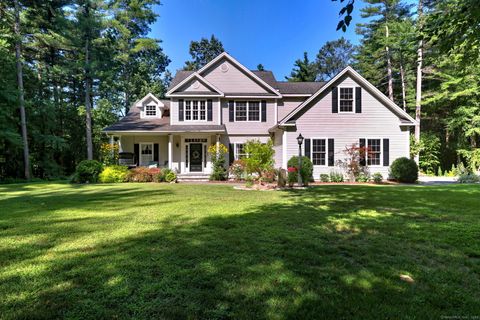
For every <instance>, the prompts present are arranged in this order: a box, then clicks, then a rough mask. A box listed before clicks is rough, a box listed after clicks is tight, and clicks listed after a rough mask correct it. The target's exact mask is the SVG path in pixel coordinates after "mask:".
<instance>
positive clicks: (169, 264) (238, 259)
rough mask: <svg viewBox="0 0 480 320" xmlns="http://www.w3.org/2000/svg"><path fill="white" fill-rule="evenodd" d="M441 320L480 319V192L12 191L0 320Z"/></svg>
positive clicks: (4, 207)
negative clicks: (446, 319) (404, 278)
mask: <svg viewBox="0 0 480 320" xmlns="http://www.w3.org/2000/svg"><path fill="white" fill-rule="evenodd" d="M401 274H407V275H410V276H411V277H412V278H413V279H414V280H415V283H413V284H410V283H407V282H404V281H402V280H400V275H401ZM442 316H444V317H448V316H470V317H474V316H480V186H478V185H477V186H474V185H470V186H467V185H451V186H429V187H422V186H341V185H337V186H320V187H315V188H311V189H309V190H306V191H284V192H258V191H239V190H233V188H232V187H231V186H226V185H186V184H177V185H170V184H117V185H69V184H60V183H38V184H16V185H4V186H0V318H5V319H13V318H30V319H31V318H76V319H100V318H121V319H122V318H139V319H144V318H154V319H162V318H163V319H184V318H190V319H197V318H198V319H200V318H201V319H220V318H235V319H253V318H268V319H307V318H310V319H319V318H322V319H342V318H359V319H385V318H390V319H398V318H410V319H412V318H416V319H424V318H432V319H439V318H441V317H442ZM472 319H473V318H472Z"/></svg>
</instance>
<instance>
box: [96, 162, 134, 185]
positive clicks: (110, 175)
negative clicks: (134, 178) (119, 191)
mask: <svg viewBox="0 0 480 320" xmlns="http://www.w3.org/2000/svg"><path fill="white" fill-rule="evenodd" d="M127 174H128V168H127V167H125V166H119V165H112V166H107V167H105V168H104V169H103V171H102V172H101V173H100V175H99V180H100V182H103V183H111V182H124V181H125V178H126V176H127Z"/></svg>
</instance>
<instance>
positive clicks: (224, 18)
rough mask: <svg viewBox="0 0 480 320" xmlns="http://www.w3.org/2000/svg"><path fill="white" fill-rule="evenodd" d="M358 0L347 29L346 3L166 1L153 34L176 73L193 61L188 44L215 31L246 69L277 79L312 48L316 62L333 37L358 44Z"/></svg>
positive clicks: (309, 0)
mask: <svg viewBox="0 0 480 320" xmlns="http://www.w3.org/2000/svg"><path fill="white" fill-rule="evenodd" d="M363 6H364V4H363V3H362V2H361V1H357V2H356V3H355V10H354V14H353V21H352V24H351V25H350V28H348V30H347V32H345V33H344V32H342V31H336V30H335V29H336V26H337V23H338V21H339V18H338V11H339V10H340V9H341V7H342V4H341V3H340V1H336V2H332V1H331V0H296V1H295V0H293V1H292V0H290V1H288V0H257V1H254V0H241V1H240V0H238V1H237V0H162V5H160V6H156V7H155V8H154V10H155V12H156V13H157V14H158V15H159V17H158V19H157V21H156V23H155V24H154V25H152V30H151V32H150V36H151V37H154V38H158V39H160V40H162V47H163V49H164V52H165V53H166V54H167V55H168V57H169V58H170V59H171V60H172V62H171V63H170V65H169V66H168V69H169V70H170V71H172V73H175V71H176V70H178V69H181V68H182V67H183V65H184V63H185V61H187V60H189V58H190V55H189V53H188V49H189V44H190V41H192V40H200V39H201V38H202V37H207V38H210V36H211V35H212V34H214V35H215V36H216V37H217V38H218V39H219V40H220V41H221V42H222V43H223V46H224V48H225V50H226V51H227V52H228V53H229V54H230V55H232V56H233V57H234V58H235V59H237V60H238V61H239V62H240V63H242V64H243V65H245V66H246V67H247V68H250V69H256V67H257V65H258V64H259V63H261V64H263V65H264V67H265V69H266V70H271V71H273V72H274V74H275V76H276V78H277V80H284V79H285V76H287V75H289V74H290V71H291V70H292V68H293V64H294V62H295V60H297V59H299V58H302V57H303V52H304V51H307V52H308V54H309V58H310V59H311V60H313V59H314V58H315V56H316V54H317V52H318V50H319V49H320V48H321V47H322V45H323V44H324V43H325V42H327V41H330V40H336V39H338V38H340V37H342V36H344V37H345V38H347V39H349V40H350V41H351V42H352V43H354V44H358V42H359V37H358V36H357V35H356V34H355V25H354V24H355V23H357V22H360V21H361V18H360V16H359V9H360V8H361V7H363Z"/></svg>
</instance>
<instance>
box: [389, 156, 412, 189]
mask: <svg viewBox="0 0 480 320" xmlns="http://www.w3.org/2000/svg"><path fill="white" fill-rule="evenodd" d="M390 175H391V177H392V178H393V179H395V180H396V181H398V182H405V183H414V182H415V181H417V180H418V166H417V164H416V163H415V161H414V160H412V159H409V158H406V157H403V158H398V159H396V160H395V161H393V163H392V165H391V166H390Z"/></svg>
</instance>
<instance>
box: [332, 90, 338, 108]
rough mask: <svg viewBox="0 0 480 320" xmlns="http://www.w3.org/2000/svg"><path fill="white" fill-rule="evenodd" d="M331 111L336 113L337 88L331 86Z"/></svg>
mask: <svg viewBox="0 0 480 320" xmlns="http://www.w3.org/2000/svg"><path fill="white" fill-rule="evenodd" d="M332 113H338V88H337V87H333V88H332Z"/></svg>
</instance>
